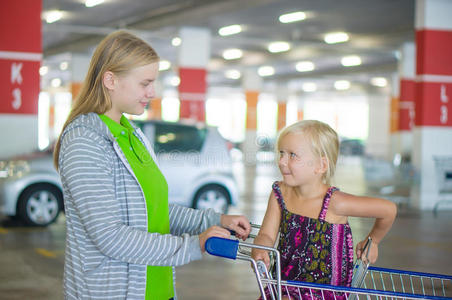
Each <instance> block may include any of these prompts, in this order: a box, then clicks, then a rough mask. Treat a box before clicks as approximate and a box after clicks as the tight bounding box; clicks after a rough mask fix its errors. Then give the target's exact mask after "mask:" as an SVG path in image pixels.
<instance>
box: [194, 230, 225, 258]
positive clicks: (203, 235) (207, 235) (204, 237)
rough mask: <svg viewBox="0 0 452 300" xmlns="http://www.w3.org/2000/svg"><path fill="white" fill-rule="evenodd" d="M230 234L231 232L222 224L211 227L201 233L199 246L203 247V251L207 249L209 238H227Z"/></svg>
mask: <svg viewBox="0 0 452 300" xmlns="http://www.w3.org/2000/svg"><path fill="white" fill-rule="evenodd" d="M230 235H231V233H230V232H229V231H227V230H226V229H224V228H222V227H220V226H212V227H209V228H208V229H207V230H206V231H204V232H203V233H201V234H200V235H199V246H200V247H201V251H202V252H205V251H206V248H205V245H206V241H207V239H208V238H210V237H213V236H216V237H221V238H225V239H227V238H229V236H230Z"/></svg>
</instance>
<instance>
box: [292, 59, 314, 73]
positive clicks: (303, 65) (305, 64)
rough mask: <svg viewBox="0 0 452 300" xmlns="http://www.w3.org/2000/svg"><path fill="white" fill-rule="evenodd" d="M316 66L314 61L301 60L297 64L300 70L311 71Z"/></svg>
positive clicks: (296, 67) (296, 66)
mask: <svg viewBox="0 0 452 300" xmlns="http://www.w3.org/2000/svg"><path fill="white" fill-rule="evenodd" d="M314 68H315V66H314V63H313V62H310V61H300V62H298V63H297V64H296V65H295V69H297V71H298V72H309V71H312V70H314Z"/></svg>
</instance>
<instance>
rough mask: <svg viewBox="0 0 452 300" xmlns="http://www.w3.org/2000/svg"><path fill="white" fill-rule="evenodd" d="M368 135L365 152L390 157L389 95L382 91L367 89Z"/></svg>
mask: <svg viewBox="0 0 452 300" xmlns="http://www.w3.org/2000/svg"><path fill="white" fill-rule="evenodd" d="M367 94H368V98H367V99H368V103H369V136H368V138H367V144H366V154H369V155H372V156H376V157H380V158H383V159H391V157H390V151H389V142H390V141H389V134H388V133H389V124H390V121H389V120H390V118H389V111H390V99H389V98H390V95H388V94H387V93H385V92H383V91H378V92H376V91H368V92H367Z"/></svg>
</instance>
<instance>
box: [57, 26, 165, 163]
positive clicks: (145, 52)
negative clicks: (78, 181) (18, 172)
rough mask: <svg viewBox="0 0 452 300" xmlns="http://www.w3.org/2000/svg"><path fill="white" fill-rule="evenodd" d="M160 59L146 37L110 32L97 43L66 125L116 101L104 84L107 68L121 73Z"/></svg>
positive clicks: (123, 32)
mask: <svg viewBox="0 0 452 300" xmlns="http://www.w3.org/2000/svg"><path fill="white" fill-rule="evenodd" d="M158 61H159V56H158V55H157V52H155V50H154V49H153V48H152V47H151V46H150V45H149V44H147V43H146V42H145V41H143V40H142V39H140V38H138V37H136V36H135V35H133V34H131V33H128V32H126V31H123V30H120V31H115V32H113V33H110V34H109V35H107V36H106V37H105V38H104V39H103V40H102V41H101V42H100V43H99V45H98V46H97V48H96V50H95V51H94V54H93V57H92V58H91V62H90V64H89V69H88V73H87V75H86V78H85V80H84V82H83V85H82V88H81V90H80V93H79V94H78V96H77V98H76V99H75V100H74V102H73V106H72V110H71V112H70V114H69V116H68V118H67V120H66V122H65V123H64V126H63V129H62V131H61V134H62V133H63V132H64V129H65V128H66V127H67V126H68V124H69V123H71V122H72V121H73V120H74V119H75V118H77V117H78V116H79V115H82V114H86V113H89V112H95V113H98V114H103V113H105V112H107V111H108V110H110V109H111V107H112V103H111V99H110V97H109V94H108V92H107V89H106V88H105V86H104V85H103V76H104V74H105V72H107V71H110V72H113V73H114V74H116V75H117V76H121V75H123V74H126V73H127V72H129V71H130V70H132V69H134V68H137V67H141V66H145V65H148V64H151V63H155V62H158ZM61 134H60V137H59V138H58V140H57V143H56V145H55V150H54V154H53V163H54V165H55V168H56V169H57V170H58V158H59V154H60V147H61Z"/></svg>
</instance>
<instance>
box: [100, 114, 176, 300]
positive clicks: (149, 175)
mask: <svg viewBox="0 0 452 300" xmlns="http://www.w3.org/2000/svg"><path fill="white" fill-rule="evenodd" d="M99 117H100V118H101V120H102V121H103V122H104V123H105V124H106V125H107V126H108V128H109V129H110V132H111V133H112V134H113V136H114V138H115V139H116V141H117V142H118V145H119V147H120V148H121V150H122V151H123V152H124V155H125V157H126V159H127V161H128V162H129V164H130V166H131V167H132V170H133V173H134V174H135V177H136V178H137V180H138V183H139V184H140V186H141V189H142V190H143V193H144V197H145V200H146V209H147V216H148V232H154V233H155V232H157V233H160V234H168V233H170V228H169V211H168V184H167V182H166V179H165V177H164V176H163V174H162V173H161V172H160V170H159V168H158V166H157V165H156V163H155V162H154V160H153V159H152V156H151V154H150V153H149V151H148V150H147V149H146V147H145V146H144V145H143V143H142V142H141V141H140V139H139V138H138V137H137V136H136V135H135V133H134V131H135V129H134V128H133V127H132V125H130V123H129V121H128V120H127V118H126V117H124V116H122V117H121V120H120V124H118V123H116V122H115V121H113V120H112V119H110V118H109V117H107V116H106V115H99ZM146 278H147V279H146V299H158V300H161V299H170V298H172V297H174V288H173V270H172V267H162V266H148V267H147V276H146Z"/></svg>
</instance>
